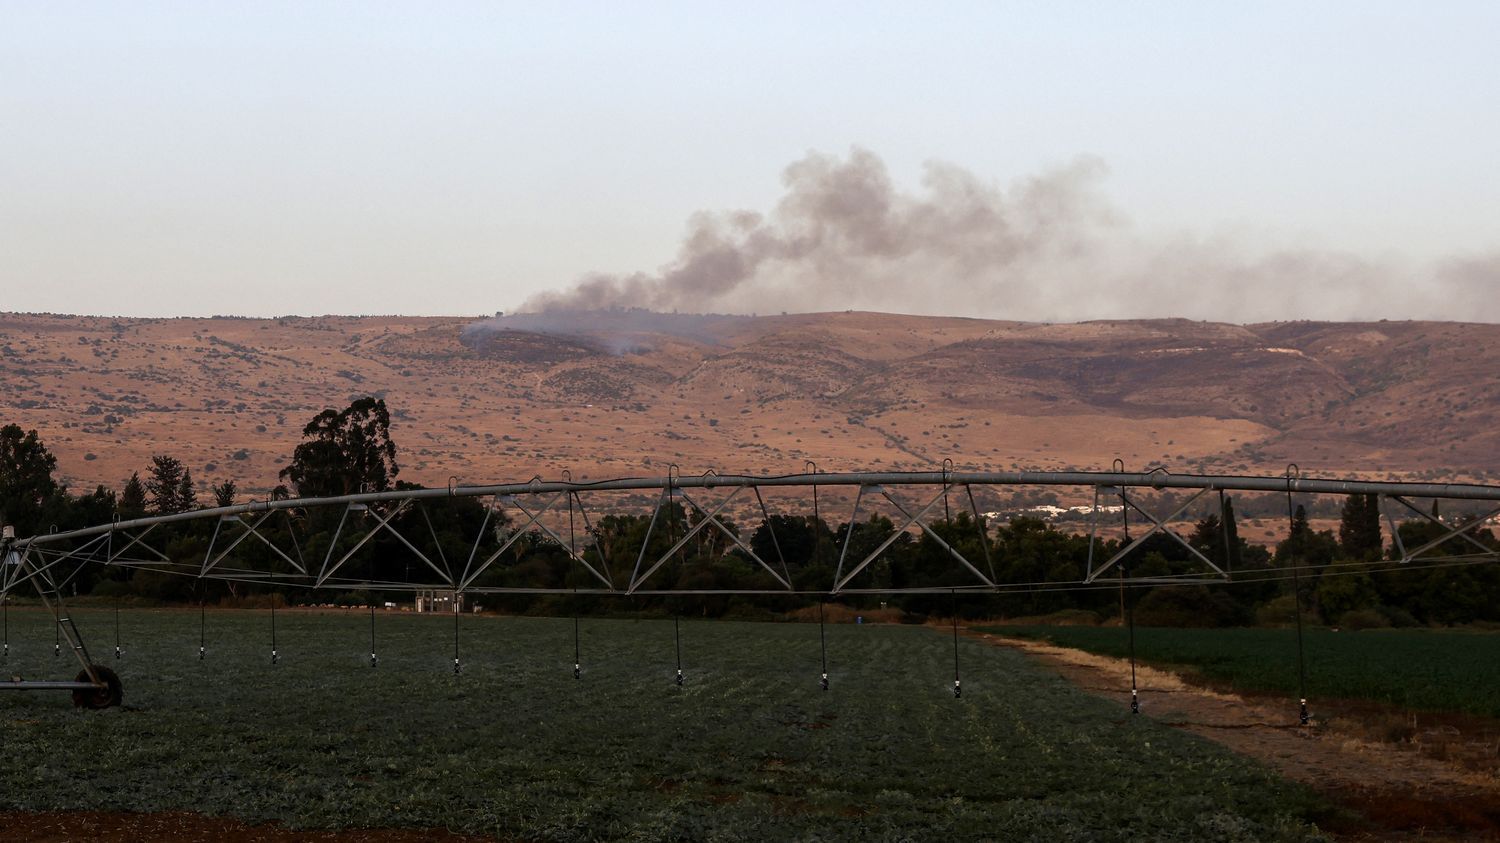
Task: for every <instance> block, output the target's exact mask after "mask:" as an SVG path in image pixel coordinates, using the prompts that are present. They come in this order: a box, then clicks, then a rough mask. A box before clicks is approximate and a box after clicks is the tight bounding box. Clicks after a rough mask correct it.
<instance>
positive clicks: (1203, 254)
mask: <svg viewBox="0 0 1500 843" xmlns="http://www.w3.org/2000/svg"><path fill="white" fill-rule="evenodd" d="M1104 175H1105V167H1104V165H1103V163H1102V162H1101V161H1099V160H1097V159H1093V158H1081V159H1079V160H1077V161H1075V162H1073V163H1072V164H1070V165H1068V166H1065V167H1062V168H1059V169H1056V170H1053V171H1050V172H1047V173H1043V174H1041V175H1039V176H1035V177H1032V178H1029V179H1024V180H1022V181H1019V182H1017V183H1015V184H1013V185H1010V186H1007V187H1001V186H998V185H996V184H992V183H989V182H986V181H984V180H982V179H980V178H978V177H977V176H975V175H974V174H972V173H969V172H967V171H965V170H963V169H961V168H958V167H955V166H952V165H948V164H941V163H929V164H928V165H927V166H926V169H925V173H924V175H923V178H922V184H921V188H922V189H921V190H920V191H919V192H917V193H909V192H903V191H901V190H899V189H897V187H896V186H895V185H894V184H893V183H892V181H891V177H890V174H889V172H888V171H887V169H886V167H885V164H884V163H883V162H882V161H881V160H880V158H879V157H877V156H876V155H875V154H873V153H871V152H870V151H868V150H864V149H860V148H854V149H852V150H851V151H850V153H849V155H848V157H847V158H843V159H840V158H837V157H833V156H829V155H824V154H817V153H814V154H810V155H808V156H807V157H806V158H803V159H802V160H800V161H797V162H795V163H793V164H791V165H790V166H789V167H787V168H786V170H785V172H784V174H783V177H782V178H783V182H784V184H785V187H786V192H785V195H784V196H783V197H782V199H781V200H780V201H779V202H778V203H777V205H776V206H775V207H774V208H773V209H771V210H770V211H769V212H767V213H765V214H761V213H756V212H751V211H729V212H701V213H698V214H696V215H694V216H693V217H692V219H691V220H689V224H688V232H687V236H686V237H685V238H684V240H683V242H682V245H681V247H680V248H679V251H678V254H677V257H676V258H675V259H674V260H673V261H672V262H671V263H669V264H667V265H665V266H663V267H662V268H661V269H660V270H658V271H657V272H655V273H634V274H628V275H612V274H594V275H589V276H586V277H584V278H582V279H580V280H579V281H577V282H576V283H575V284H574V285H573V286H572V287H571V288H570V289H567V290H564V291H560V292H549V293H543V294H541V295H538V296H534V297H533V298H531V299H530V300H528V301H526V302H525V303H524V304H523V305H522V307H521V310H522V311H523V312H530V313H539V314H553V315H556V316H559V317H562V314H564V313H567V312H576V311H600V310H610V309H617V310H618V309H649V310H653V311H687V312H697V313H703V312H710V311H718V312H727V313H757V312H758V313H768V312H776V311H819V310H845V309H860V310H883V311H893V312H904V313H917V314H934V315H937V314H941V315H964V316H983V317H991V318H1007V319H1023V320H1042V321H1072V320H1081V319H1096V318H1143V317H1157V316H1184V317H1190V318H1197V319H1214V320H1222V321H1230V322H1252V321H1262V320H1271V319H1301V318H1306V319H1360V318H1379V317H1390V318H1463V319H1473V320H1494V319H1497V318H1500V297H1497V296H1496V295H1495V289H1496V285H1497V284H1500V259H1497V258H1496V257H1494V256H1489V257H1481V258H1477V259H1468V260H1462V261H1459V260H1455V261H1450V262H1447V263H1445V264H1443V265H1440V266H1436V267H1431V268H1426V269H1418V270H1413V269H1411V268H1408V267H1402V266H1399V265H1396V264H1393V263H1392V262H1391V261H1387V260H1379V261H1377V260H1371V259H1366V258H1362V257H1360V256H1358V255H1350V254H1342V253H1337V252H1325V251H1317V250H1307V249H1285V248H1275V247H1251V246H1247V245H1246V244H1244V243H1243V242H1239V241H1238V240H1237V239H1236V238H1232V237H1200V236H1195V235H1179V236H1176V237H1173V238H1157V239H1151V238H1146V237H1142V236H1140V235H1138V234H1136V233H1135V232H1133V231H1132V230H1131V227H1130V226H1129V224H1128V222H1127V221H1126V219H1125V216H1124V215H1123V214H1122V213H1120V212H1119V211H1117V210H1116V209H1115V208H1113V207H1112V206H1111V205H1110V204H1109V203H1108V202H1107V201H1106V200H1105V199H1104V198H1103V197H1102V196H1101V195H1100V192H1099V190H1098V188H1099V184H1100V182H1101V181H1102V179H1103V177H1104Z"/></svg>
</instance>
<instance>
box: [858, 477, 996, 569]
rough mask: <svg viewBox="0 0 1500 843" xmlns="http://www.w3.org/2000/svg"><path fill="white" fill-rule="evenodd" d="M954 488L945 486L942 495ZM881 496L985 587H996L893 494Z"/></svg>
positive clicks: (885, 493) (883, 491)
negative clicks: (892, 495) (907, 509)
mask: <svg viewBox="0 0 1500 843" xmlns="http://www.w3.org/2000/svg"><path fill="white" fill-rule="evenodd" d="M952 488H953V486H952V485H951V484H950V485H947V486H944V487H943V491H942V494H943V495H944V496H946V495H947V494H948V490H949V489H952ZM880 494H881V495H882V496H883V497H884V498H885V499H886V500H888V501H890V502H891V506H894V507H895V508H896V511H897V512H900V513H901V514H902V515H905V516H906V517H907V518H910V519H911V522H910V523H915V524H916V525H917V526H918V527H921V528H922V532H924V533H926V534H927V537H928V538H930V539H932V540H933V541H935V542H937V543H938V546H939V547H941V548H942V549H943V550H946V551H948V555H949V556H952V557H953V558H954V559H957V560H958V561H959V563H961V564H962V565H963V566H964V567H965V568H968V569H969V573H971V574H973V575H974V576H976V577H978V578H979V579H980V580H981V581H982V582H983V583H984V584H985V585H987V586H989V587H990V588H994V587H995V581H994V580H992V579H990V578H989V577H987V576H985V575H984V573H983V572H981V571H980V570H979V569H978V568H976V567H974V563H972V562H970V561H969V560H968V559H966V558H964V555H963V554H962V553H959V552H958V551H957V550H956V549H954V547H953V546H952V545H950V544H948V543H947V542H946V541H944V540H943V537H942V536H940V535H938V534H937V531H936V530H934V529H932V527H930V526H928V525H927V522H925V521H923V520H922V519H921V518H917V517H914V516H913V515H912V514H911V513H910V512H907V511H906V507H904V506H902V505H901V502H900V501H898V500H896V499H895V498H893V497H891V493H890V492H887V491H886V490H884V489H881V490H880Z"/></svg>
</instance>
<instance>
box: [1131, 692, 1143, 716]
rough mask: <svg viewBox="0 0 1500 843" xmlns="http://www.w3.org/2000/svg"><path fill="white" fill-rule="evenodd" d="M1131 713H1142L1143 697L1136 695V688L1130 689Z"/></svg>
mask: <svg viewBox="0 0 1500 843" xmlns="http://www.w3.org/2000/svg"><path fill="white" fill-rule="evenodd" d="M1130 713H1131V714H1140V713H1141V699H1140V697H1138V696H1136V692H1135V689H1134V688H1131V689H1130Z"/></svg>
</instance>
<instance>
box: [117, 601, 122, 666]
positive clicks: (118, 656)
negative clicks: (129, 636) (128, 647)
mask: <svg viewBox="0 0 1500 843" xmlns="http://www.w3.org/2000/svg"><path fill="white" fill-rule="evenodd" d="M121 655H123V653H121V651H120V598H118V597H116V598H115V660H116V661H119V659H120V656H121Z"/></svg>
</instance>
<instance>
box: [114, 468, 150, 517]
mask: <svg viewBox="0 0 1500 843" xmlns="http://www.w3.org/2000/svg"><path fill="white" fill-rule="evenodd" d="M145 514H146V484H144V483H142V482H141V474H140V472H138V471H132V472H130V479H129V480H126V481H125V488H124V489H123V490H121V492H120V517H121V518H122V519H126V520H128V519H131V518H140V517H141V516H143V515H145Z"/></svg>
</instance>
